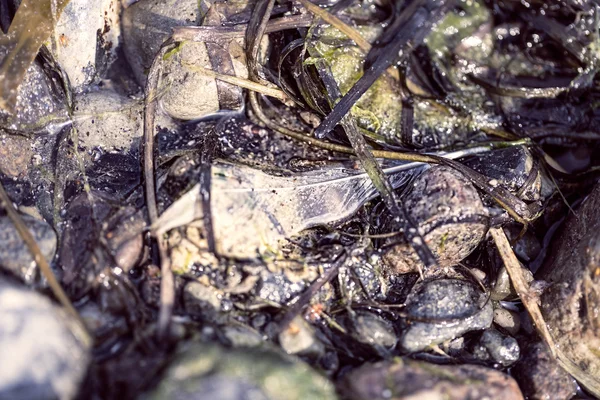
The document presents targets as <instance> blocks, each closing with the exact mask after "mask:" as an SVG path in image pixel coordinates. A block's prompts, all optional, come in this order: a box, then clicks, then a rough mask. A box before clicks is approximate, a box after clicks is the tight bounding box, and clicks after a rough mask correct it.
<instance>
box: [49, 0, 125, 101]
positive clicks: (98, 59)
mask: <svg viewBox="0 0 600 400" xmlns="http://www.w3.org/2000/svg"><path fill="white" fill-rule="evenodd" d="M120 11H121V3H120V1H119V0H99V1H87V0H71V1H70V2H69V3H68V4H67V6H66V7H65V9H64V10H63V12H62V14H61V16H60V18H59V19H58V21H57V23H56V28H55V30H54V37H55V38H56V43H55V48H54V54H55V57H56V60H57V61H58V63H59V64H60V66H61V67H62V68H63V70H64V71H65V72H66V74H67V76H68V77H69V81H70V83H71V86H72V87H73V89H74V90H75V91H81V90H83V89H85V87H86V85H89V84H91V83H93V82H94V81H95V80H97V79H98V78H99V76H101V75H102V74H103V73H104V72H105V71H106V69H107V68H108V67H109V66H110V64H111V63H112V62H113V61H114V60H115V58H116V56H117V55H116V49H117V47H118V45H119V37H120V33H121V32H120V24H119V13H120Z"/></svg>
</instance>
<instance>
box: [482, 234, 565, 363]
mask: <svg viewBox="0 0 600 400" xmlns="http://www.w3.org/2000/svg"><path fill="white" fill-rule="evenodd" d="M490 233H491V235H492V238H493V239H494V242H495V243H496V247H498V251H499V252H500V256H501V257H502V261H503V262H504V266H505V267H506V271H507V272H508V275H509V276H510V280H511V282H512V284H513V286H514V288H515V291H516V292H517V294H518V295H519V298H520V299H521V302H522V303H523V306H525V309H526V310H527V312H528V313H529V316H530V317H531V320H532V321H533V323H534V324H535V328H536V329H537V331H538V333H539V335H540V337H541V338H542V340H544V342H545V343H546V344H547V345H548V348H549V350H550V352H551V353H552V356H553V357H556V346H555V345H554V340H553V339H552V336H551V335H550V331H549V330H548V327H547V326H546V322H545V321H544V317H543V316H542V311H541V310H540V306H539V304H538V299H537V297H536V296H533V295H531V293H530V290H529V285H528V284H527V281H526V280H525V275H524V274H523V270H522V268H521V266H520V264H519V260H517V256H515V253H514V252H513V250H512V248H511V247H510V243H509V242H508V238H507V237H506V234H505V233H504V231H503V230H502V228H491V229H490Z"/></svg>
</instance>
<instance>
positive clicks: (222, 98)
mask: <svg viewBox="0 0 600 400" xmlns="http://www.w3.org/2000/svg"><path fill="white" fill-rule="evenodd" d="M199 7H200V3H198V2H196V1H194V0H171V1H169V2H167V3H165V2H158V1H155V0H147V1H146V0H143V1H140V2H138V3H136V4H134V5H132V6H131V7H129V8H127V9H126V10H125V12H124V15H123V26H124V34H125V43H126V49H127V55H128V58H129V61H130V64H131V65H132V67H133V69H134V72H135V74H136V77H137V79H138V82H139V83H140V84H144V83H145V81H146V78H145V73H146V71H147V70H148V69H149V68H150V66H151V64H152V60H153V58H154V56H155V54H156V53H157V51H158V49H159V47H160V45H161V44H162V42H163V41H164V40H166V39H167V38H168V37H169V36H170V33H171V29H172V28H173V27H176V26H182V25H197V23H198V22H200V21H199V20H200V16H201V15H202V23H203V25H221V22H222V19H223V17H224V15H223V14H221V13H220V12H219V11H223V12H226V7H220V8H219V11H217V7H218V5H215V6H213V7H211V8H210V9H209V10H208V11H206V10H202V11H200V10H199ZM204 12H206V14H204ZM203 14H204V15H203ZM242 44H243V41H242V40H241V39H237V40H230V41H225V42H223V43H218V44H216V43H204V42H191V41H190V42H184V43H181V44H179V45H178V47H177V48H176V49H173V50H172V51H170V52H168V54H167V55H166V56H165V57H163V63H164V77H165V79H164V82H163V83H162V85H163V86H164V87H165V88H166V91H165V92H164V94H163V95H162V96H161V99H160V101H161V104H162V106H163V109H164V110H165V111H166V112H167V114H169V115H170V116H171V117H173V118H176V119H180V120H194V119H199V118H202V117H205V116H208V115H211V114H215V113H217V112H219V111H221V110H239V109H241V108H242V102H243V99H242V92H241V89H240V88H239V87H237V86H234V85H230V84H226V83H224V82H220V81H219V82H218V81H216V80H215V79H214V78H213V77H211V76H209V75H207V74H206V73H205V72H204V71H203V70H202V69H205V70H214V71H215V72H218V73H221V74H226V75H234V76H236V75H237V76H241V77H247V75H248V73H247V70H246V66H245V54H244V50H243V47H242Z"/></svg>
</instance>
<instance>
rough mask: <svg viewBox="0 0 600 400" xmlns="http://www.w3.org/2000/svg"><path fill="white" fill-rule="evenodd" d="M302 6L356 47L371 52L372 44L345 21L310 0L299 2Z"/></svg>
mask: <svg viewBox="0 0 600 400" xmlns="http://www.w3.org/2000/svg"><path fill="white" fill-rule="evenodd" d="M298 1H299V2H300V4H302V5H303V6H304V8H306V9H307V10H308V11H310V12H311V13H313V14H314V15H316V16H317V17H319V18H321V19H322V20H323V21H325V22H327V23H328V24H330V25H331V26H333V27H334V28H336V29H337V30H339V31H340V32H342V33H343V34H344V35H346V36H348V37H349V38H350V39H352V40H353V41H354V43H356V45H357V46H358V47H359V48H360V49H361V50H362V51H363V52H365V53H368V52H369V50H371V43H369V42H368V41H367V40H366V39H365V38H363V37H362V35H361V34H360V33H359V32H358V31H357V30H356V29H354V28H353V27H351V26H350V25H348V24H346V23H345V22H344V21H342V20H341V19H339V18H338V17H336V16H335V15H333V14H331V13H329V12H327V10H324V9H322V8H321V7H319V6H318V5H316V4H313V3H311V2H310V1H309V0H298Z"/></svg>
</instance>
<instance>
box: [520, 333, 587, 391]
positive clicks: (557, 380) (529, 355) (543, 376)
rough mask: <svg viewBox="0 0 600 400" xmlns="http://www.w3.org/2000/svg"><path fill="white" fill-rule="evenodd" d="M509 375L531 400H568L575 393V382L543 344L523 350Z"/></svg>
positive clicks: (536, 344)
mask: <svg viewBox="0 0 600 400" xmlns="http://www.w3.org/2000/svg"><path fill="white" fill-rule="evenodd" d="M511 375H512V376H513V377H514V378H515V379H516V380H517V382H519V387H520V388H521V390H522V391H523V394H524V395H525V396H527V398H528V399H531V400H551V399H570V398H571V397H573V396H575V394H576V392H577V384H576V383H575V380H574V379H573V378H572V377H571V376H570V375H569V374H568V373H567V372H566V371H565V370H564V369H562V368H561V367H560V365H559V364H558V362H557V361H556V360H555V359H553V357H552V355H551V354H550V352H549V351H548V348H547V347H546V345H544V344H543V343H540V342H537V343H531V344H529V345H527V346H526V347H525V348H524V350H523V355H522V356H521V359H520V360H519V362H518V363H517V364H516V365H515V366H514V367H513V368H512V370H511Z"/></svg>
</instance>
